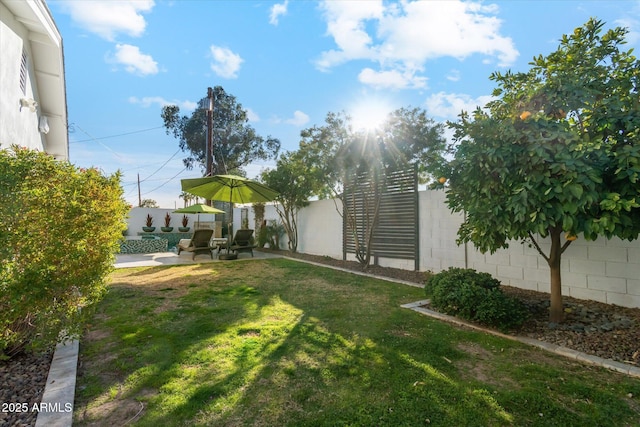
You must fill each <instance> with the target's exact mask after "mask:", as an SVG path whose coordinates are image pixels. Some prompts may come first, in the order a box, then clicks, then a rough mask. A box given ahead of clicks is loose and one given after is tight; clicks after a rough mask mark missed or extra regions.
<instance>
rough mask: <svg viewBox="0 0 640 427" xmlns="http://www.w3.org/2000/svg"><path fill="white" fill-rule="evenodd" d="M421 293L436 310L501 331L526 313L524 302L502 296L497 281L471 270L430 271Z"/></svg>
mask: <svg viewBox="0 0 640 427" xmlns="http://www.w3.org/2000/svg"><path fill="white" fill-rule="evenodd" d="M425 292H426V294H427V296H428V297H430V298H431V305H432V306H433V307H434V308H436V309H437V310H439V311H442V312H444V313H446V314H450V315H453V316H457V317H460V318H463V319H467V320H470V321H472V322H476V323H480V324H483V325H487V326H493V327H497V328H499V329H501V330H505V329H509V328H514V327H518V326H520V325H522V323H524V321H525V320H526V319H527V316H528V312H527V309H526V307H525V306H524V304H522V303H521V302H520V301H519V300H517V299H515V298H512V297H509V296H507V295H505V294H504V293H503V292H502V290H501V289H500V282H499V281H498V280H496V279H495V278H493V277H492V276H491V275H490V274H488V273H480V272H477V271H475V270H472V269H462V268H450V269H449V270H447V271H443V272H441V273H438V274H434V275H433V276H431V277H430V278H429V279H428V280H427V283H426V285H425Z"/></svg>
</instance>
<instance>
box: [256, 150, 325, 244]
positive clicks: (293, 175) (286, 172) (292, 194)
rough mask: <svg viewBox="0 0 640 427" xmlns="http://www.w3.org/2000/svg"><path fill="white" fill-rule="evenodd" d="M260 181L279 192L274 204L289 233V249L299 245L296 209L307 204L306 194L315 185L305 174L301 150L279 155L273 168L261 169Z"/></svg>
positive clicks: (312, 190)
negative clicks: (262, 170)
mask: <svg viewBox="0 0 640 427" xmlns="http://www.w3.org/2000/svg"><path fill="white" fill-rule="evenodd" d="M261 178H262V182H264V184H265V185H266V186H267V187H269V188H272V189H274V190H275V191H277V192H278V197H277V198H276V200H275V201H276V202H278V204H276V205H275V208H276V211H277V212H278V216H279V217H280V219H281V220H282V225H283V227H284V230H285V231H286V233H287V236H288V246H289V250H291V251H292V252H296V250H297V248H298V211H299V210H300V209H301V208H303V207H305V206H308V205H309V198H310V197H311V196H312V195H313V194H314V191H315V190H316V189H317V188H318V181H316V180H315V179H313V178H314V177H313V175H310V174H307V166H306V165H305V163H304V159H303V156H302V155H301V154H300V152H287V153H284V154H283V155H281V156H280V158H279V159H278V162H277V163H276V168H275V169H271V170H267V171H264V172H263V173H262V177H261Z"/></svg>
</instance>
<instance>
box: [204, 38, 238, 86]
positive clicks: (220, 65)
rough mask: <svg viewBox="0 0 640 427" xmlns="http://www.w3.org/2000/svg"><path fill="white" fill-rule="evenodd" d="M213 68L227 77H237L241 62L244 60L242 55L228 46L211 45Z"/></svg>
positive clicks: (220, 74) (219, 74)
mask: <svg viewBox="0 0 640 427" xmlns="http://www.w3.org/2000/svg"><path fill="white" fill-rule="evenodd" d="M210 50H211V58H212V62H211V70H212V71H213V72H215V73H216V74H217V75H218V76H220V77H223V78H225V79H235V78H237V77H238V71H239V70H240V64H242V62H244V60H243V59H242V58H241V57H240V55H238V54H236V53H233V52H232V51H231V50H230V49H228V48H226V47H220V46H215V45H211V47H210Z"/></svg>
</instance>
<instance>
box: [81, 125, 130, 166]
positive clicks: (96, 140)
mask: <svg viewBox="0 0 640 427" xmlns="http://www.w3.org/2000/svg"><path fill="white" fill-rule="evenodd" d="M72 126H75V127H77V128H78V129H80V131H81V132H82V133H84V134H86V135H87V136H88V137H89V138H91V139H87V140H86V141H95V142H97V143H98V144H100V145H102V146H103V147H104V148H106V149H107V150H109V151H111V152H112V153H113V155H114V156H116V157H117V158H119V159H120V160H124V159H123V158H122V156H121V155H120V154H118V153H116V152H115V151H113V150H112V149H111V148H109V147H107V146H106V145H104V144H103V143H102V142H100V141H98V139H97V138H94V137H93V136H92V135H91V134H89V132H87V131H86V130H84V129H82V128H81V127H80V126H79V125H77V124H75V123H73V124H72Z"/></svg>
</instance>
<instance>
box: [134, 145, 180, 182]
mask: <svg viewBox="0 0 640 427" xmlns="http://www.w3.org/2000/svg"><path fill="white" fill-rule="evenodd" d="M179 152H180V148H178V151H176V152H175V153H173V155H172V156H171V157H169V160H167V161H166V162H164V163H163V164H162V166H160V167H159V168H158V169H156V170H155V171H154V172H153V173H152V174H151V175H149V176H148V177H146V178H145V179H143V180H142V181H140V182H145V181H146V180H148V179H149V178H151V177H152V176H153V175H155V174H156V173H158V172H159V171H160V169H162V168H163V167H164V166H165V165H166V164H167V163H169V162H170V161H171V159H173V158H174V157H175V156H176V154H178V153H179ZM185 169H186V167H185ZM183 170H184V169H183Z"/></svg>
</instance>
